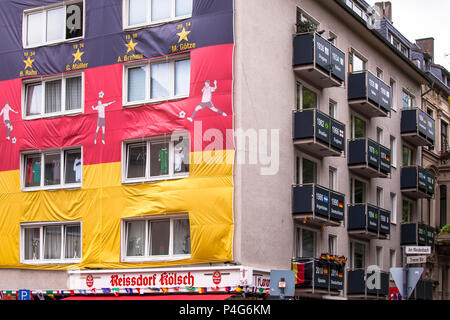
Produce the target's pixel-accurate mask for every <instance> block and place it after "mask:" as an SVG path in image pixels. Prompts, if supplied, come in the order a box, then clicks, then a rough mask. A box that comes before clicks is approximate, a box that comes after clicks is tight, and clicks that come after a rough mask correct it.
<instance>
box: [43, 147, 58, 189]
mask: <svg viewBox="0 0 450 320" xmlns="http://www.w3.org/2000/svg"><path fill="white" fill-rule="evenodd" d="M44 161H45V173H44V178H45V179H44V183H45V185H46V186H50V185H55V184H60V183H61V155H59V154H48V155H45V157H44Z"/></svg>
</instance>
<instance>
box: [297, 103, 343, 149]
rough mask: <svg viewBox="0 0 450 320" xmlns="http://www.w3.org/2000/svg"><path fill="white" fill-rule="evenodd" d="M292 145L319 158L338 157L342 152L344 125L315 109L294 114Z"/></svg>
mask: <svg viewBox="0 0 450 320" xmlns="http://www.w3.org/2000/svg"><path fill="white" fill-rule="evenodd" d="M293 126H294V129H293V137H294V144H295V145H296V146H297V147H298V148H299V149H301V150H302V151H304V152H307V153H310V154H312V155H314V156H317V157H319V158H323V157H328V156H335V157H336V156H340V155H341V154H342V151H344V149H345V148H344V141H345V125H344V124H342V123H340V122H339V121H337V120H334V119H331V118H330V117H329V116H328V115H326V114H325V113H323V112H320V111H319V110H317V109H307V110H303V111H298V112H295V113H294V124H293Z"/></svg>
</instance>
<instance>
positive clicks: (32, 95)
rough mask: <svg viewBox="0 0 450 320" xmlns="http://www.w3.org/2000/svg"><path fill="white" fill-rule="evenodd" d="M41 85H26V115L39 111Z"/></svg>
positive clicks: (35, 113)
mask: <svg viewBox="0 0 450 320" xmlns="http://www.w3.org/2000/svg"><path fill="white" fill-rule="evenodd" d="M41 103H42V85H41V84H30V85H28V86H27V116H32V115H37V114H40V113H41Z"/></svg>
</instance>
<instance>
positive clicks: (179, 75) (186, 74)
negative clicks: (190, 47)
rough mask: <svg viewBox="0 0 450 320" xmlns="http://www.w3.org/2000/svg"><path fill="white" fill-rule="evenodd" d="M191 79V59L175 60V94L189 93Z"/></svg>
mask: <svg viewBox="0 0 450 320" xmlns="http://www.w3.org/2000/svg"><path fill="white" fill-rule="evenodd" d="M190 80H191V60H181V61H176V62H175V95H176V96H184V95H188V94H189V85H190Z"/></svg>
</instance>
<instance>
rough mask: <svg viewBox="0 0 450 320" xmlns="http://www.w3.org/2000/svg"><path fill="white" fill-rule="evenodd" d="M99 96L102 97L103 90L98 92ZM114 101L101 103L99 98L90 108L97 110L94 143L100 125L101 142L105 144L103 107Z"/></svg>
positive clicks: (95, 142)
mask: <svg viewBox="0 0 450 320" xmlns="http://www.w3.org/2000/svg"><path fill="white" fill-rule="evenodd" d="M99 97H100V98H103V92H100V93H99ZM114 102H116V101H113V102H110V103H102V102H101V101H100V100H98V101H97V106H95V107H94V106H92V110H94V111H95V110H96V111H97V112H98V119H97V130H95V139H94V144H97V134H98V130H99V129H100V127H102V143H103V144H105V125H106V121H105V108H106V107H107V106H109V105H112V104H113V103H114Z"/></svg>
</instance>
